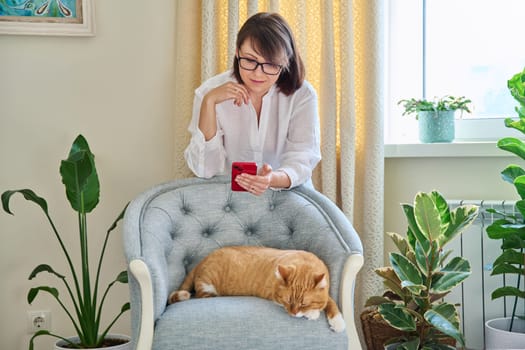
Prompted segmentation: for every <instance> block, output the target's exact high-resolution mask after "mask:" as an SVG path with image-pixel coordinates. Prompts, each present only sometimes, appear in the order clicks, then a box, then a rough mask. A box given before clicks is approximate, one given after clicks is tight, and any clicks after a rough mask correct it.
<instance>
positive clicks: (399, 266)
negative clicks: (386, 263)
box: [390, 253, 423, 285]
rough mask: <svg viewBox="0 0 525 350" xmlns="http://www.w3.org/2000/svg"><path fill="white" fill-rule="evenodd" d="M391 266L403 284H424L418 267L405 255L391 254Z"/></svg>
mask: <svg viewBox="0 0 525 350" xmlns="http://www.w3.org/2000/svg"><path fill="white" fill-rule="evenodd" d="M390 265H391V266H392V268H393V269H394V271H395V273H396V275H397V276H398V277H399V279H400V280H401V283H402V282H403V281H409V282H412V284H414V285H420V284H423V278H422V277H421V274H420V273H419V271H418V269H417V267H416V266H415V265H414V264H412V263H411V262H410V260H408V259H407V258H405V257H404V256H403V255H400V254H398V253H390Z"/></svg>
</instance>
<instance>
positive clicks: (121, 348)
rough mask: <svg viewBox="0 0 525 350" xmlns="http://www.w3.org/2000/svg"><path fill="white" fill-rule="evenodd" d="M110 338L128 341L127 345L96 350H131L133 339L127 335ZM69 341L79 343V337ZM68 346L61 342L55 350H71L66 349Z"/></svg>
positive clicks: (69, 349)
mask: <svg viewBox="0 0 525 350" xmlns="http://www.w3.org/2000/svg"><path fill="white" fill-rule="evenodd" d="M107 337H108V338H115V339H122V340H127V341H128V342H127V343H124V344H120V345H115V346H110V347H105V348H95V349H103V350H131V338H130V337H129V336H127V335H122V334H108V335H107ZM68 339H69V340H71V341H73V342H75V341H78V337H71V338H68ZM66 344H67V342H65V341H63V340H59V341H57V342H56V343H55V350H71V348H67V347H64V346H65V345H66Z"/></svg>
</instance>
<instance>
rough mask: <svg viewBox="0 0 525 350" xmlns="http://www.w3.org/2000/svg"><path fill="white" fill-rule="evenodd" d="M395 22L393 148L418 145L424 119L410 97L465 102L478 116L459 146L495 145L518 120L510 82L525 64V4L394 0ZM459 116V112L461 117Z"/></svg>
mask: <svg viewBox="0 0 525 350" xmlns="http://www.w3.org/2000/svg"><path fill="white" fill-rule="evenodd" d="M388 3H389V9H388V13H389V16H388V17H389V23H388V26H387V27H388V32H387V33H388V34H387V36H388V43H389V47H388V66H387V70H388V82H389V88H388V100H387V103H388V105H387V114H386V117H385V127H386V129H385V130H386V132H385V142H386V143H412V142H414V143H417V142H418V137H417V121H416V120H415V118H413V117H412V116H410V117H407V116H401V114H402V110H401V108H400V107H399V106H398V105H397V102H398V101H399V100H400V99H403V98H411V97H415V98H420V97H425V98H433V97H436V96H439V97H441V96H443V95H455V96H466V97H468V98H470V99H471V100H472V101H473V104H472V106H473V113H472V114H463V115H462V118H461V120H459V121H458V123H457V124H456V140H496V139H498V138H500V137H502V136H504V135H507V134H514V135H518V133H514V132H513V131H512V130H510V129H508V128H505V126H504V124H503V120H502V118H505V117H516V113H515V111H514V107H515V106H516V105H517V103H516V102H515V101H514V99H513V98H512V96H510V94H509V92H508V90H507V80H508V79H509V78H510V77H512V75H514V74H516V73H517V72H519V71H521V70H522V69H523V67H524V66H525V50H523V45H522V39H521V37H522V35H523V34H522V33H523V20H522V16H523V13H525V1H523V0H391V1H389V2H388ZM458 117H460V116H459V112H458V115H457V116H456V118H458Z"/></svg>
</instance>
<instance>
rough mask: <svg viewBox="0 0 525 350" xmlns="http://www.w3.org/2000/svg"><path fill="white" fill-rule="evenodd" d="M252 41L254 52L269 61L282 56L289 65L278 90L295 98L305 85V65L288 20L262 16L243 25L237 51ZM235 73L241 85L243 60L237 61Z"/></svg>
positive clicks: (250, 19) (271, 15)
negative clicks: (241, 64) (241, 62)
mask: <svg viewBox="0 0 525 350" xmlns="http://www.w3.org/2000/svg"><path fill="white" fill-rule="evenodd" d="M247 39H248V40H251V41H252V44H253V46H254V48H256V49H257V50H259V51H260V52H259V54H260V55H261V56H263V57H264V58H265V59H267V60H272V61H273V60H275V59H276V58H277V57H279V56H280V55H282V54H283V53H284V55H285V56H286V58H287V60H288V62H287V63H286V65H285V66H284V67H283V69H282V71H281V73H280V75H279V79H278V80H277V87H278V88H279V89H280V90H281V92H282V93H284V94H285V95H291V94H293V93H294V92H295V91H297V89H299V88H300V87H301V85H302V84H303V81H304V75H305V69H304V64H303V61H302V59H301V56H300V55H299V52H298V51H297V46H296V44H295V40H294V37H293V33H292V30H291V29H290V26H289V25H288V23H286V21H285V19H284V18H283V17H282V16H281V15H279V14H277V13H267V12H260V13H257V14H255V15H253V16H251V17H250V18H248V20H247V21H246V22H245V23H244V24H243V26H242V27H241V29H240V30H239V33H238V34H237V44H236V45H237V50H239V49H240V48H241V45H242V44H243V43H244V41H245V40H247ZM233 73H234V75H235V78H237V80H238V81H239V82H242V79H241V75H240V73H239V59H238V58H237V56H235V57H234V59H233Z"/></svg>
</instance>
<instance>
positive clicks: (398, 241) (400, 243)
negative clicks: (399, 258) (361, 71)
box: [386, 232, 410, 255]
mask: <svg viewBox="0 0 525 350" xmlns="http://www.w3.org/2000/svg"><path fill="white" fill-rule="evenodd" d="M386 234H387V236H389V237H390V239H391V240H392V242H394V244H395V245H396V247H397V250H399V252H400V253H401V254H403V255H406V253H407V252H408V251H409V250H410V246H409V244H408V242H407V240H406V239H405V238H404V237H402V236H401V235H400V234H398V233H395V232H387V233H386Z"/></svg>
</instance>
